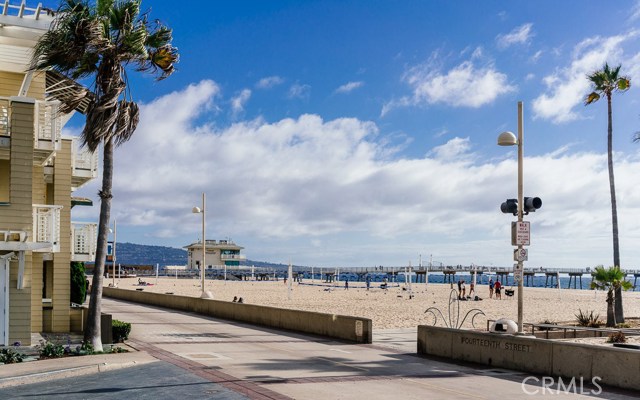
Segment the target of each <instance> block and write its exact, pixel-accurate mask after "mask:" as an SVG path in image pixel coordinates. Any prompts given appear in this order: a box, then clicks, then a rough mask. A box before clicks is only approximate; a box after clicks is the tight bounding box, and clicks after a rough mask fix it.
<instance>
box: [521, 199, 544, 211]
mask: <svg viewBox="0 0 640 400" xmlns="http://www.w3.org/2000/svg"><path fill="white" fill-rule="evenodd" d="M540 207H542V200H541V199H540V197H525V198H524V213H525V214H529V213H530V212H535V211H536V210H537V209H538V208H540Z"/></svg>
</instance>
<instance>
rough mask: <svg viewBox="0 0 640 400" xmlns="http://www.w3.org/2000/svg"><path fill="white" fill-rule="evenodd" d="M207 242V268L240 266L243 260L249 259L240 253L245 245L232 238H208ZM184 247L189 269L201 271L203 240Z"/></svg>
mask: <svg viewBox="0 0 640 400" xmlns="http://www.w3.org/2000/svg"><path fill="white" fill-rule="evenodd" d="M206 242H207V244H206V247H205V250H206V252H207V254H206V261H207V265H205V269H212V268H218V267H224V266H227V267H229V266H238V265H240V262H241V261H245V260H246V259H247V258H246V257H245V256H244V255H242V254H240V250H242V249H244V247H242V246H238V245H237V244H235V243H234V242H233V240H231V239H225V240H207V241H206ZM184 248H185V249H187V270H196V271H199V270H200V265H201V264H202V241H201V240H200V241H198V242H196V243H191V244H190V245H188V246H185V247H184Z"/></svg>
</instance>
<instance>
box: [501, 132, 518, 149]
mask: <svg viewBox="0 0 640 400" xmlns="http://www.w3.org/2000/svg"><path fill="white" fill-rule="evenodd" d="M517 144H518V139H517V138H516V135H514V134H513V132H509V131H506V132H502V133H501V134H500V135H499V136H498V146H515V145H517Z"/></svg>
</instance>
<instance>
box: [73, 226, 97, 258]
mask: <svg viewBox="0 0 640 400" xmlns="http://www.w3.org/2000/svg"><path fill="white" fill-rule="evenodd" d="M71 237H72V239H73V244H72V247H71V260H72V261H93V260H95V259H96V244H97V240H98V239H97V238H98V224H95V223H85V222H72V223H71Z"/></svg>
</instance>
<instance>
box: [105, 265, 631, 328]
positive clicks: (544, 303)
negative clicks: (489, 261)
mask: <svg viewBox="0 0 640 400" xmlns="http://www.w3.org/2000/svg"><path fill="white" fill-rule="evenodd" d="M142 279H143V281H145V282H147V283H149V284H150V285H147V286H140V285H139V284H138V278H127V279H120V280H116V285H117V286H118V287H119V288H121V289H128V290H136V289H141V288H142V289H143V290H144V291H145V292H154V293H173V294H175V295H183V296H194V297H199V296H200V294H201V287H200V280H199V279H175V278H169V277H159V278H158V279H156V278H155V277H145V278H142ZM111 283H112V281H111V280H110V279H105V281H104V284H105V286H108V285H109V284H111ZM411 288H412V293H413V298H411V299H410V298H409V297H410V296H409V291H408V290H405V289H406V287H405V286H404V284H400V285H399V286H390V287H389V288H388V289H387V290H384V289H381V288H380V284H379V283H372V285H371V289H370V290H368V291H367V290H366V288H365V283H364V282H350V285H349V289H348V290H346V289H345V288H344V283H343V282H339V283H337V284H335V285H334V284H327V283H324V282H321V281H311V280H305V281H304V282H303V283H301V284H300V283H295V282H294V283H292V285H291V299H289V290H288V285H287V284H285V283H284V282H283V281H282V280H279V281H221V280H207V281H206V290H207V291H210V292H211V293H212V294H213V298H214V299H216V300H223V301H232V300H233V298H234V296H236V297H242V298H243V301H244V302H245V303H249V304H257V305H264V306H272V307H281V308H291V309H298V310H306V311H316V312H323V313H332V314H340V315H352V316H360V317H365V318H370V319H371V320H372V321H373V327H374V329H393V328H408V327H415V326H417V325H420V324H432V323H433V320H434V317H433V316H432V315H431V314H429V313H425V310H426V309H427V308H429V307H435V308H437V309H439V310H440V311H441V312H442V313H443V315H444V316H445V318H447V319H448V318H449V296H450V293H451V288H450V285H449V284H434V283H429V284H428V286H427V285H425V284H424V283H420V284H416V283H414V284H412V285H411ZM507 288H510V287H509V286H507ZM515 289H516V291H517V287H515ZM477 292H478V296H479V297H481V298H482V299H483V300H481V301H456V302H454V303H453V304H452V307H451V309H452V315H454V316H455V315H458V306H459V318H460V320H462V319H463V318H464V316H465V315H466V313H467V312H468V311H470V310H472V309H478V310H481V311H482V312H483V313H484V314H485V315H484V316H482V315H479V316H477V317H476V318H475V326H476V327H477V328H482V327H486V323H487V319H491V320H496V319H499V318H508V319H512V320H514V321H515V320H517V315H518V301H517V294H516V295H515V296H513V297H506V296H505V295H504V293H503V295H502V300H496V299H489V288H488V286H487V285H478V286H477ZM605 297H606V293H605V292H603V291H592V290H576V289H551V288H528V287H525V288H524V322H525V323H540V322H544V321H550V322H569V321H571V322H572V321H575V319H576V318H575V314H577V313H578V312H579V310H582V311H583V312H591V311H592V310H593V311H594V312H595V313H596V314H600V319H601V320H603V321H605V320H606V302H605ZM623 298H624V310H625V317H627V318H640V292H632V291H628V292H625V293H624V294H623ZM443 322H444V321H442V318H438V323H437V325H440V326H444V324H443ZM454 323H455V322H454ZM463 327H467V328H470V327H472V326H471V321H470V318H468V319H467V321H466V322H465V323H464V325H463Z"/></svg>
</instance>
